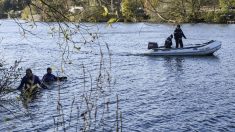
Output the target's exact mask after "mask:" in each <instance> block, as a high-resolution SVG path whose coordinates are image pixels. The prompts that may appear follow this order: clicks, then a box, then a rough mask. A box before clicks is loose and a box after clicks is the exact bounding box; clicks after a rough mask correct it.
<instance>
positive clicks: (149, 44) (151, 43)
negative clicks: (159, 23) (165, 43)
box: [148, 42, 158, 49]
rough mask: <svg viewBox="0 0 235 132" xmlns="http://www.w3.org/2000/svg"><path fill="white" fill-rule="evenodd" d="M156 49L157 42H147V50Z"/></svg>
mask: <svg viewBox="0 0 235 132" xmlns="http://www.w3.org/2000/svg"><path fill="white" fill-rule="evenodd" d="M155 48H158V44H157V42H149V43H148V49H155Z"/></svg>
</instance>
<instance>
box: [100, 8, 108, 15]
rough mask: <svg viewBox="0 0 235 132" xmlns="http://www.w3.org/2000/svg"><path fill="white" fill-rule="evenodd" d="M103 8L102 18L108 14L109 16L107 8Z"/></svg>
mask: <svg viewBox="0 0 235 132" xmlns="http://www.w3.org/2000/svg"><path fill="white" fill-rule="evenodd" d="M102 7H103V8H104V12H103V14H102V15H103V16H108V14H109V10H108V8H107V7H106V6H102Z"/></svg>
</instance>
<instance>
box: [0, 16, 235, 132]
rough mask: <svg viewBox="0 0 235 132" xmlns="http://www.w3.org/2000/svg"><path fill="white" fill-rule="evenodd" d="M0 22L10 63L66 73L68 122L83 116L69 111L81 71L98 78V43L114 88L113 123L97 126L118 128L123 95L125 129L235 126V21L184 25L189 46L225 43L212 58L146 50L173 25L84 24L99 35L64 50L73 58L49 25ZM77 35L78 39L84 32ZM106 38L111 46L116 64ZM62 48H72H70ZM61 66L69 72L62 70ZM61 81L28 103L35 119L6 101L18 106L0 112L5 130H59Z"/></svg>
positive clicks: (79, 90) (38, 72)
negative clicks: (162, 54)
mask: <svg viewBox="0 0 235 132" xmlns="http://www.w3.org/2000/svg"><path fill="white" fill-rule="evenodd" d="M0 24H1V25H0V37H1V38H2V39H1V43H0V51H1V57H3V58H4V59H5V60H6V62H7V64H11V63H12V62H14V60H19V59H21V61H22V62H21V63H20V66H21V67H23V69H24V70H25V69H26V68H28V67H30V68H32V70H33V72H34V74H36V75H38V76H39V77H40V78H41V77H42V76H43V74H44V73H45V71H46V68H47V67H49V66H50V67H52V68H53V71H54V73H55V74H56V75H60V76H68V81H66V82H63V83H62V84H60V85H59V86H60V88H61V90H60V93H61V95H60V100H61V102H62V105H63V113H64V115H65V121H67V122H69V119H70V118H69V116H70V113H72V115H73V116H75V115H77V114H76V107H74V108H73V107H72V110H73V111H72V112H71V104H72V102H73V100H74V98H75V100H76V101H75V104H77V105H79V102H81V100H80V99H79V98H80V97H81V96H82V94H81V93H82V92H84V91H86V90H84V86H83V85H84V83H83V81H84V79H83V75H84V73H83V69H85V71H86V72H87V73H89V74H91V76H92V77H93V80H95V79H96V78H97V76H98V73H99V68H100V60H101V56H100V50H99V44H100V45H101V49H102V51H103V54H104V58H103V59H104V61H105V62H104V64H103V66H104V67H103V70H104V71H109V72H110V74H111V76H112V81H111V83H112V84H111V87H110V88H108V89H109V92H107V94H105V96H102V98H103V99H104V100H107V99H108V100H110V112H109V116H108V117H109V118H108V119H107V118H106V119H107V120H109V121H108V124H107V125H106V128H105V129H101V128H98V127H97V128H96V129H97V131H101V130H104V131H115V130H116V129H115V121H114V120H115V119H116V95H117V94H118V97H119V111H120V112H122V129H123V131H126V132H129V131H136V132H155V131H156V132H158V131H166V132H168V131H202V132H204V131H206V132H208V131H235V68H234V66H235V54H234V53H235V52H234V51H235V37H234V33H235V25H234V24H233V25H222V24H182V30H183V31H184V34H185V35H186V37H187V39H186V40H183V41H184V44H185V45H187V44H191V43H202V42H206V41H209V40H213V39H214V40H219V41H221V42H222V48H221V49H220V50H219V51H217V52H215V53H214V55H213V56H204V57H154V56H144V55H143V53H144V52H146V50H147V43H148V42H150V41H151V42H158V43H159V44H160V45H163V42H164V40H165V39H166V38H167V37H168V36H169V35H170V34H171V33H172V32H173V31H174V28H175V25H168V24H150V23H135V24H126V23H115V24H113V25H112V26H107V25H106V24H105V23H101V24H97V25H96V24H89V23H85V24H84V25H88V26H87V27H86V28H87V30H89V32H96V33H97V36H98V37H99V39H98V40H96V41H95V43H94V44H93V43H91V44H86V45H85V46H83V45H82V46H81V50H80V51H77V50H76V49H73V48H72V47H73V46H70V47H69V51H70V52H69V53H65V54H66V57H67V58H66V61H67V63H64V62H62V61H61V60H62V59H61V58H62V57H61V56H62V51H63V50H62V49H61V48H59V46H60V44H58V43H60V42H61V41H62V40H61V39H58V37H59V36H57V37H54V38H53V37H52V36H51V34H50V33H49V30H48V29H49V28H48V25H47V24H45V23H37V25H38V26H37V28H35V27H33V28H31V27H27V28H28V29H29V30H33V31H34V33H35V34H36V36H34V35H30V34H28V33H27V32H26V33H27V34H26V35H25V37H23V36H22V33H21V32H20V31H21V30H20V28H19V26H18V25H17V24H16V23H15V22H14V21H13V20H1V21H0ZM49 25H53V23H51V24H49ZM84 36H85V38H86V39H91V38H90V37H89V34H86V33H85V35H84ZM74 39H75V40H77V41H80V40H81V39H82V37H81V36H77V38H74ZM106 43H107V44H108V46H109V49H110V53H111V63H109V60H110V58H109V57H108V55H107V54H108V50H107V49H106V48H105V47H106V46H105V44H106ZM174 44H175V43H174ZM62 48H67V49H68V47H66V46H64V45H62ZM110 64H111V69H109V68H110V67H109V65H110ZM61 65H62V66H63V70H64V71H65V72H64V73H63V72H61ZM84 67H85V68H84ZM22 74H24V71H22ZM88 82H89V81H88ZM17 85H18V84H17ZM55 85H56V86H53V87H54V88H51V89H49V90H43V91H42V93H41V94H40V96H39V97H38V98H37V99H36V100H35V101H33V102H32V103H30V108H29V110H28V111H30V113H31V115H30V116H25V115H24V114H23V113H24V112H27V110H25V109H24V108H21V107H20V109H21V110H20V111H22V113H21V112H19V110H15V109H14V108H15V107H14V106H7V108H9V109H11V110H12V111H16V117H15V116H13V115H11V114H10V112H9V111H7V110H5V109H0V110H1V115H0V117H1V118H0V131H54V130H56V129H55V127H54V126H55V125H54V121H53V118H54V117H56V116H57V115H58V113H57V112H56V111H57V100H58V88H57V84H55ZM85 85H88V86H90V85H89V84H85ZM104 85H105V86H107V84H104ZM16 102H17V101H16ZM100 102H102V100H99V101H98V103H100ZM98 105H99V104H98ZM101 105H102V103H101ZM19 106H21V105H19ZM6 119H7V121H6ZM72 119H73V118H72ZM76 121H77V120H76ZM76 121H72V122H71V126H73V125H76ZM78 124H79V123H78ZM79 126H80V124H79ZM66 127H67V129H68V131H69V130H70V131H75V130H76V129H75V128H73V127H71V128H69V127H68V125H66ZM59 130H61V129H59ZM78 130H79V129H78ZM79 131H80V130H79Z"/></svg>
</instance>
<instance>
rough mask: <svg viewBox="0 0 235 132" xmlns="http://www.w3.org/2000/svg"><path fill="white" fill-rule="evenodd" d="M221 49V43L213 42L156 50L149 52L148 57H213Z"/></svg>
mask: <svg viewBox="0 0 235 132" xmlns="http://www.w3.org/2000/svg"><path fill="white" fill-rule="evenodd" d="M220 48H221V42H220V41H215V40H211V41H209V42H207V43H203V44H197V45H195V46H191V47H185V48H170V49H167V48H155V49H151V50H149V52H148V53H147V54H148V55H154V56H203V55H213V53H214V52H216V51H217V50H219V49H220Z"/></svg>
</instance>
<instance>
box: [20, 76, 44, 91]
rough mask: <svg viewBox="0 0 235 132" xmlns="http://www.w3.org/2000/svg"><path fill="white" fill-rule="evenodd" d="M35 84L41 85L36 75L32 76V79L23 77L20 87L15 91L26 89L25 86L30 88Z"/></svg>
mask: <svg viewBox="0 0 235 132" xmlns="http://www.w3.org/2000/svg"><path fill="white" fill-rule="evenodd" d="M36 84H39V85H41V81H40V79H39V77H38V76H36V75H33V76H32V77H27V76H24V77H23V78H22V80H21V83H20V86H19V87H18V88H17V89H18V90H22V89H23V87H24V88H27V85H29V86H32V85H36Z"/></svg>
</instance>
